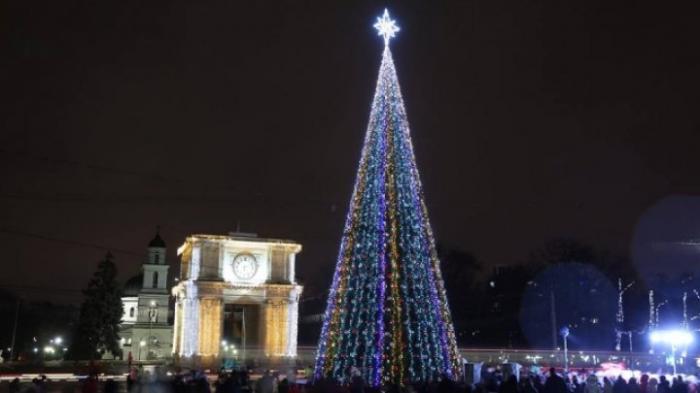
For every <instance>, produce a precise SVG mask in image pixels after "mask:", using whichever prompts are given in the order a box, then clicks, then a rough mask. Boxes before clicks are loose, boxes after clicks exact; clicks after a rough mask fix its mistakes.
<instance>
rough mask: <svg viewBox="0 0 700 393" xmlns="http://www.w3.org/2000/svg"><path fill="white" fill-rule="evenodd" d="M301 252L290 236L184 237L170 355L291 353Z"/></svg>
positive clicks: (213, 358)
mask: <svg viewBox="0 0 700 393" xmlns="http://www.w3.org/2000/svg"><path fill="white" fill-rule="evenodd" d="M300 251H301V245H300V244H298V243H296V242H293V241H290V240H280V239H264V238H259V237H257V235H254V234H245V233H231V234H229V235H228V236H219V235H191V236H189V237H188V238H187V239H186V241H185V243H184V244H183V245H182V246H181V247H180V248H179V249H178V255H180V257H181V264H180V278H179V283H178V284H177V285H176V286H175V287H174V288H173V289H172V294H173V296H175V298H176V301H175V324H174V329H175V331H174V339H173V354H174V355H175V356H176V357H177V358H179V359H180V360H182V361H196V362H201V363H202V364H205V363H212V364H215V363H216V362H220V361H227V360H228V359H231V360H232V361H241V362H245V361H249V360H252V359H267V360H274V359H284V358H290V357H295V356H296V353H297V323H298V307H299V297H300V295H301V292H302V286H301V285H299V284H297V282H296V277H295V258H296V254H297V253H299V252H300Z"/></svg>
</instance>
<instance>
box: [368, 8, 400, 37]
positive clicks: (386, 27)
mask: <svg viewBox="0 0 700 393" xmlns="http://www.w3.org/2000/svg"><path fill="white" fill-rule="evenodd" d="M374 28H375V29H377V31H378V32H379V34H378V35H381V36H384V45H389V40H390V39H392V38H394V36H396V32H397V31H399V30H400V29H399V27H398V26H396V21H394V20H392V19H391V18H389V10H388V9H386V8H385V9H384V15H382V16H378V17H377V23H375V24H374Z"/></svg>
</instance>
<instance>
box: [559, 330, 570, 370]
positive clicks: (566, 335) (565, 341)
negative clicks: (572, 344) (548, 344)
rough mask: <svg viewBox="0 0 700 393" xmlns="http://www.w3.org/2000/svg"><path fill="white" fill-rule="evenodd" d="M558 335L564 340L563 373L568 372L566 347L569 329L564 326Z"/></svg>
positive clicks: (567, 350)
mask: <svg viewBox="0 0 700 393" xmlns="http://www.w3.org/2000/svg"><path fill="white" fill-rule="evenodd" d="M559 334H561V336H562V337H563V338H564V372H567V373H568V372H569V346H568V337H569V327H568V326H564V327H563V328H561V330H560V331H559Z"/></svg>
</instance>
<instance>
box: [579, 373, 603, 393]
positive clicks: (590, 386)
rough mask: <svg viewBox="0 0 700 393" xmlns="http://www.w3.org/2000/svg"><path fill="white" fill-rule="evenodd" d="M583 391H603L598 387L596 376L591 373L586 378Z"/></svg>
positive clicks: (587, 392) (598, 392)
mask: <svg viewBox="0 0 700 393" xmlns="http://www.w3.org/2000/svg"><path fill="white" fill-rule="evenodd" d="M583 391H584V393H603V391H602V389H601V388H600V383H598V377H596V376H595V374H593V373H591V374H590V375H589V376H588V378H586V386H585V387H584V389H583Z"/></svg>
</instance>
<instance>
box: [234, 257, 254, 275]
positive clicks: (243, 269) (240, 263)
mask: <svg viewBox="0 0 700 393" xmlns="http://www.w3.org/2000/svg"><path fill="white" fill-rule="evenodd" d="M257 271H258V261H256V260H255V257H254V256H252V255H250V254H238V255H236V257H235V258H233V274H235V275H236V277H237V278H239V279H241V280H250V279H251V278H253V276H254V275H255V272H257Z"/></svg>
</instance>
